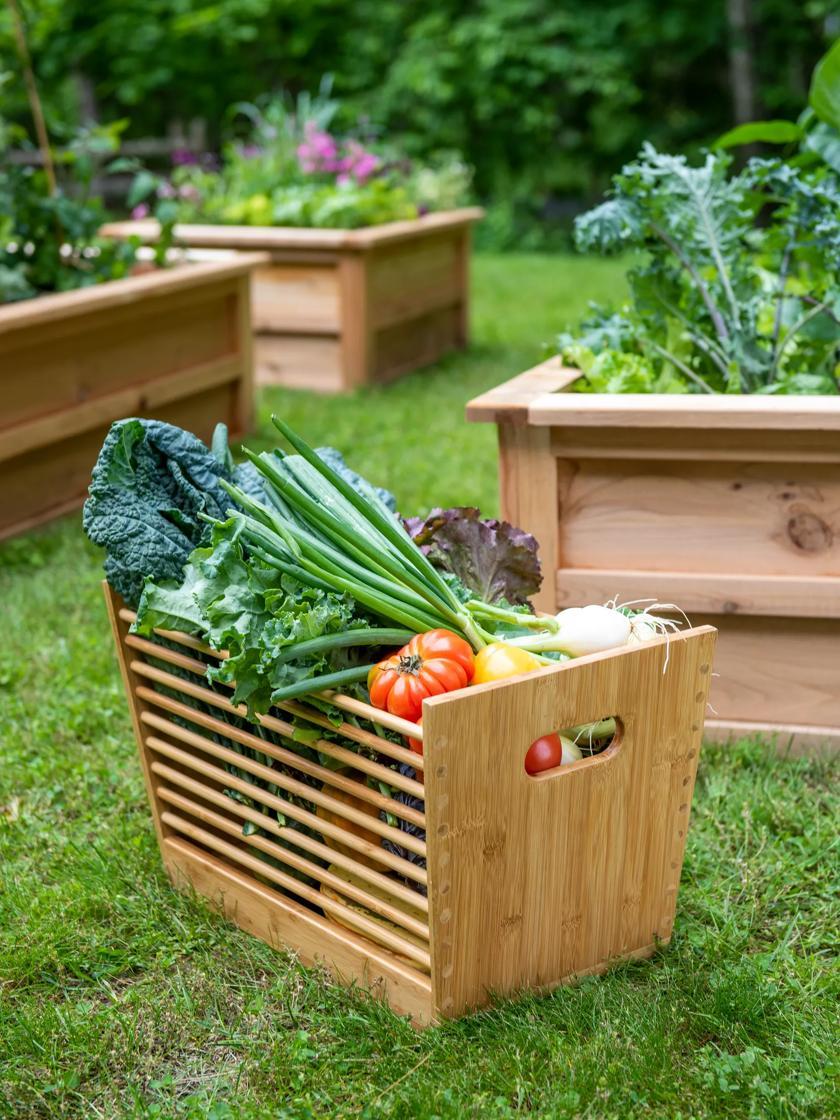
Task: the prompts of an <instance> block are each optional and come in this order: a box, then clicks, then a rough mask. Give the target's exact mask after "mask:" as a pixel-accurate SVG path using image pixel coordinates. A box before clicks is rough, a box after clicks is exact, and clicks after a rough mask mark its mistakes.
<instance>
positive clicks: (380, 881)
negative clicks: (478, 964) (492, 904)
mask: <svg viewBox="0 0 840 1120" xmlns="http://www.w3.org/2000/svg"><path fill="white" fill-rule="evenodd" d="M152 773H154V774H155V775H157V776H158V777H160V778H164V779H165V780H166V782H167V784H168V785H169V786H173V785H175V786H178V787H179V788H181V789H185V790H187V791H188V792H190V793H193V794H196V795H197V796H198V797H201V798H203V800H205V801H210V802H211V803H212V804H214V805H218V806H219V807H220V808H224V809H226V810H227V811H228V812H229V813H233V814H234V815H235V816H238V817H240V818H241V819H242V820H243V821H251V823H252V824H257V825H259V826H260V828H265V829H267V830H268V831H269V832H273V833H274V834H275V836H279V837H280V838H281V839H283V840H286V841H288V843H290V844H294V845H295V846H296V847H298V848H301V849H302V850H304V851H307V852H310V853H311V854H312V855H314V856H317V857H318V859H325V860H327V861H328V862H329V863H332V864H335V865H336V866H338V867H343V868H344V870H345V871H350V872H352V873H353V874H354V875H356V876H358V878H360V879H364V880H366V881H367V882H368V883H370V885H371V886H373V887H376V888H377V889H378V890H380V891H383V892H385V893H387V894H390V895H392V896H393V897H394V898H395V899H399V900H400V901H401V902H405V903H407V904H408V905H409V906H411V907H412V908H415V909H417V910H421V911H424V912H425V913H427V914H428V912H429V900H428V898H427V897H426V895H423V894H420V893H419V892H417V891H413V890H410V889H409V888H408V887H404V886H402V884H401V883H398V882H397V881H396V879H391V878H389V877H388V876H387V875H383V874H382V873H381V872H379V871H375V870H373V869H372V868H370V867H368V865H367V864H366V863H360V862H359V861H358V860H355V859H352V858H351V857H350V856H346V855H344V853H343V852H341V851H339V850H338V849H336V848H329V847H327V845H326V844H322V843H321V842H320V841H318V840H315V839H313V838H312V837H311V836H308V835H307V834H306V833H305V832H301V831H299V830H298V829H294V828H289V827H287V826H286V825H282V824H278V823H277V821H276V820H275V819H274V818H273V817H269V816H267V815H266V814H265V813H261V812H259V811H258V810H256V809H251V808H249V807H248V806H247V805H243V804H242V802H241V801H236V800H234V799H233V798H232V797H230V796H228V795H227V794H226V793H219V792H218V790H216V789H213V788H212V787H211V786H209V785H207V784H206V783H202V782H199V781H196V780H195V779H193V778H190V777H189V775H188V774H184V773H183V772H182V771H180V770H175V769H173V768H172V767H171V766H167V765H166V764H165V763H163V762H153V763H152ZM222 780H223V779H222V777H221V772H220V777H219V781H222ZM235 788H236V789H238V790H239V791H240V792H244V788H247V783H240V784H239V785H237V786H236V787H235ZM158 789H160V787H158ZM255 800H258V798H257V799H255ZM279 800H282V799H281V798H278V801H279ZM267 807H268V806H267ZM321 823H323V822H321ZM332 835H334V836H337V837H340V836H341V835H342V830H341V829H339V828H336V829H335V831H334V832H333V834H332Z"/></svg>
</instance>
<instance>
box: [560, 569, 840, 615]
mask: <svg viewBox="0 0 840 1120" xmlns="http://www.w3.org/2000/svg"><path fill="white" fill-rule="evenodd" d="M611 599H617V600H619V601H620V602H626V601H634V600H640V599H641V600H650V601H655V600H658V601H660V602H663V603H678V604H679V605H680V606H681V607H682V609H683V610H684V611H686V612H687V613H698V614H704V615H705V614H720V615H734V614H748V615H767V616H770V617H774V618H777V619H783V618H794V619H795V618H819V619H840V580H838V579H836V578H835V577H832V576H809V577H807V578H803V577H801V576H787V575H769V576H768V575H761V576H759V575H754V576H748V575H740V574H734V573H732V572H713V573H709V572H657V571H650V570H649V569H640V570H628V571H622V570H620V569H615V568H559V569H558V571H557V604H558V606H559V607H574V606H578V605H579V604H580V603H606V602H608V601H609V600H611ZM717 625H723V624H722V623H718V624H717Z"/></svg>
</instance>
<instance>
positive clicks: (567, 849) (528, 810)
mask: <svg viewBox="0 0 840 1120" xmlns="http://www.w3.org/2000/svg"><path fill="white" fill-rule="evenodd" d="M714 642H715V631H714V630H713V629H712V628H710V627H701V628H698V629H695V630H691V631H687V632H685V633H683V634H680V635H678V636H672V637H671V638H670V639H669V640H668V641H667V642H666V641H665V639H658V640H655V641H653V642H650V643H645V644H644V645H639V646H635V647H631V648H629V649H624V650H618V651H613V652H610V653H607V654H600V655H596V656H594V657H589V658H580V659H578V660H576V661H574V662H570V663H567V664H564V665H561V666H559V667H557V668H556V669H546V670H544V671H543V672H540V673H538V674H534V675H532V676H525V677H522V678H519V679H518V680H516V681H515V682H501V683H499V684H493V685H486V686H480V687H477V688H473V689H468V690H466V691H464V692H460V693H457V694H453V695H451V696H443V697H436V698H434V699H432V700H430V701H427V702H426V704H425V705H424V713H423V726H424V729H425V732H426V738H425V740H424V753H425V758H426V806H427V822H428V825H427V827H428V832H427V841H428V848H429V900H430V906H431V909H430V922H431V932H432V978H433V982H434V993H435V1009H436V1012H437V1014H439V1015H440V1016H441V1017H449V1016H457V1015H461V1014H463V1013H464V1012H466V1011H468V1010H470V1009H471V1008H473V1007H476V1006H480V1005H482V1004H484V1003H486V1002H487V1000H488V999H489V998H490V996H491V994H492V993H501V994H510V993H515V992H517V991H519V990H524V989H547V988H551V987H553V986H555V985H557V984H559V983H563V982H565V981H568V980H570V979H573V978H575V977H577V976H581V975H585V974H587V973H592V972H599V971H603V970H604V969H606V968H607V967H609V966H610V965H611V964H612V963H613V962H615V961H616V960H622V959H630V958H635V957H639V956H644V955H647V954H649V953H651V952H653V951H654V949H655V948H656V946H657V945H659V944H662V943H665V942H667V941H668V940H669V938H670V936H671V930H672V925H673V921H674V912H675V906H676V897H677V888H678V886H679V880H680V871H681V868H682V860H683V851H684V847H685V838H686V832H687V829H688V818H689V809H690V806H691V796H692V790H693V787H694V780H695V775H696V771H697V761H698V753H699V750H700V743H701V739H702V733H703V721H704V716H705V709H706V700H707V695H708V690H709V681H710V676H711V665H712V655H713V651H714ZM666 656H667V670H666V669H665V659H666ZM606 716H615V717H617V718H618V720H619V721H620V734H619V736H618V740H617V742H615V743H614V744H613V745H612V746H610V748H609V749H608V750H607V751H606V752H604V753H603V754H601V755H597V756H595V757H594V758H592V759H588V760H583V761H582V762H579V763H576V764H575V765H573V766H569V767H563V768H561V769H560V770H557V771H553V772H551V773H548V774H545V775H542V776H539V777H536V778H531V777H529V776H528V775H527V774H526V773H525V770H524V765H523V764H524V758H525V754H526V752H527V750H528V747H529V745H530V744H531V742H532V741H533V740H534V739H536V738H538V737H539V736H540V735H544V734H546V733H547V732H549V731H552V730H554V729H556V728H558V727H568V726H572V725H576V724H579V723H584V722H589V721H593V720H596V719H600V718H603V717H606Z"/></svg>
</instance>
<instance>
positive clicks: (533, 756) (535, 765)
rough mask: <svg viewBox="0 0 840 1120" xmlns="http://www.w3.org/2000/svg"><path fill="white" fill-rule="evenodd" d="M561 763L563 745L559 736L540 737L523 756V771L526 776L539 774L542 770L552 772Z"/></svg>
mask: <svg viewBox="0 0 840 1120" xmlns="http://www.w3.org/2000/svg"><path fill="white" fill-rule="evenodd" d="M562 761H563V744H562V743H561V742H560V736H559V735H555V734H553V733H552V734H551V735H542V736H541V737H540V738H539V739H535V740H534V742H533V743H532V744H531V745H530V747H529V748H528V753H527V754H526V755H525V770H526V772H527V773H528V774H541V773H542V772H543V770H553V769H554V767H555V766H559V765H560V763H561V762H562Z"/></svg>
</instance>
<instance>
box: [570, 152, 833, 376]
mask: <svg viewBox="0 0 840 1120" xmlns="http://www.w3.org/2000/svg"><path fill="white" fill-rule="evenodd" d="M575 237H576V242H577V245H578V248H580V249H581V250H584V251H587V252H600V253H605V254H606V253H617V252H622V251H625V250H636V251H641V253H642V259H641V262H640V263H639V264H638V265H636V266H635V267H634V268H632V269H631V270H630V272H629V273H628V279H629V282H630V300H629V303H628V304H627V305H626V306H625V307H622V308H621V309H620V310H619V311H617V312H616V311H612V310H606V309H601V308H597V307H594V308H593V309H592V312H591V314H590V315H589V316H588V317H587V318H586V319H585V320H584V321H583V322H582V324H581V326H580V328H579V329H578V330H576V331H572V332H567V333H564V334H562V335H560V336H559V338H558V349H559V352H560V353H561V355H562V356H563V359H564V360H565V361H566V362H568V363H569V364H570V365H573V366H577V367H578V368H579V369H580V370H581V371H582V377H581V378H580V379H579V381H578V382H577V383H576V387H577V388H578V389H579V390H581V391H584V392H610V393H650V392H664V393H680V392H700V393H724V392H729V393H826V394H835V393H837V392H838V373H840V364H839V363H840V290H838V270H840V181H838V178H837V176H836V175H835V174H834V173H833V172H832V171H831V170H830V169H829V168H828V167H818V168H804V167H800V166H798V165H797V164H796V162H795V161H791V162H785V161H783V160H779V159H769V160H767V159H753V160H751V161H750V162H749V163H748V164H747V166H746V167H745V168H744V170H742V171H740V172H738V173H733V170H732V161H731V157H729V156H728V155H726V154H724V153H719V154H709V155H707V156H706V157H705V159H704V161H703V162H702V164H700V165H699V166H692V165H691V164H690V163H689V162H688V161H687V160H686V159H685V158H684V157H682V156H671V155H665V154H663V153H661V152H657V151H656V150H655V149H654V148H653V147H652V146H651V145H650V144H646V145H645V147H644V148H643V149H642V152H641V153H640V155H639V157H638V159H636V160H635V161H634V162H632V163H630V164H628V165H627V166H626V167H624V168H623V169H622V171H621V173H620V174H619V175H617V176H616V177H615V178H614V180H613V188H612V191H611V194H610V197H609V198H608V199H607V201H606V202H604V203H602V204H601V205H600V206H598V207H596V208H595V209H594V210H592V211H590V212H589V213H587V214H584V215H582V216H581V217H580V218H579V219H578V220H577V223H576V226H575Z"/></svg>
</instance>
